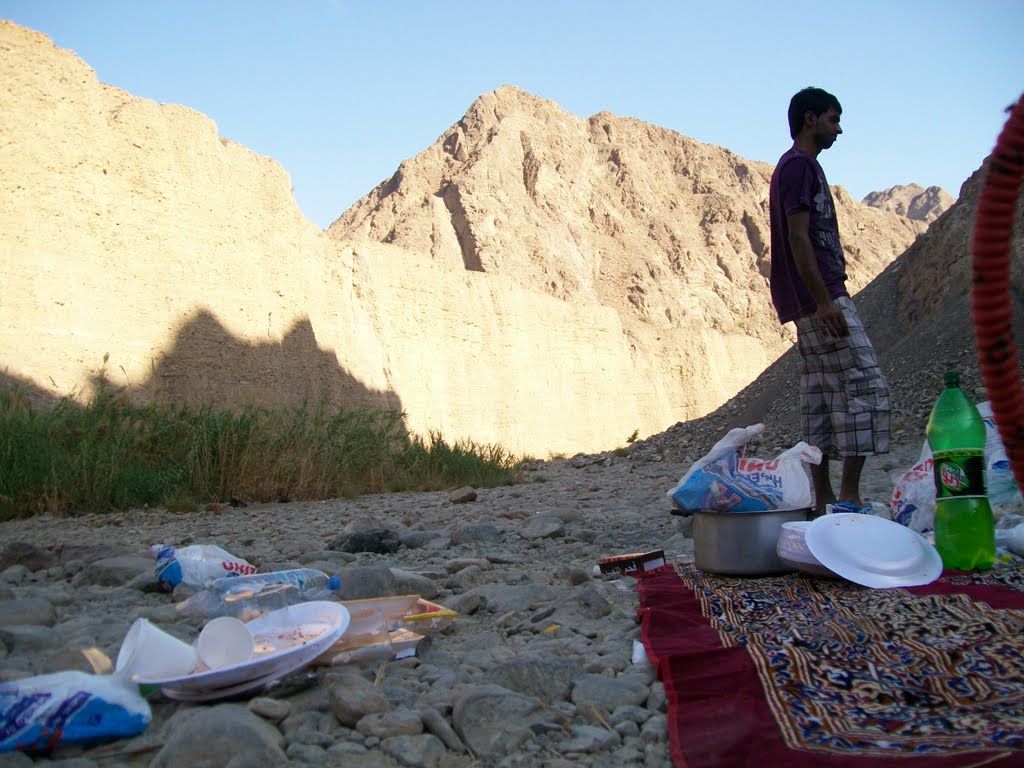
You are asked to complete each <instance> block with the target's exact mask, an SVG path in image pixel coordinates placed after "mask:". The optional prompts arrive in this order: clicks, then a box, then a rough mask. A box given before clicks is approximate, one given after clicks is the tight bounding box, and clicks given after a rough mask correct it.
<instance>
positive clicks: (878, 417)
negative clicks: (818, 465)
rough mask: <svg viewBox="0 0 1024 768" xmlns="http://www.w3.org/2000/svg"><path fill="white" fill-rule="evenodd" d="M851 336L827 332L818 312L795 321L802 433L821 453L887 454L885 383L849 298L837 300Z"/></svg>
mask: <svg viewBox="0 0 1024 768" xmlns="http://www.w3.org/2000/svg"><path fill="white" fill-rule="evenodd" d="M836 304H837V305H838V306H839V307H840V308H841V309H842V310H843V316H844V317H845V318H846V324H847V326H848V327H849V329H850V335H849V336H847V337H845V338H841V339H837V338H835V337H833V336H827V335H825V334H824V333H823V332H822V330H821V325H820V324H819V323H818V318H817V316H816V315H813V314H812V315H807V316H805V317H801V318H800V319H798V320H797V321H796V340H797V347H798V348H799V350H800V357H801V358H802V359H803V361H804V369H803V373H802V374H801V375H800V432H801V435H802V436H803V439H804V440H805V441H806V442H808V443H810V444H811V445H814V446H817V447H818V448H821V451H822V453H823V454H824V455H826V456H828V455H829V454H830V453H831V454H832V455H838V456H840V457H846V456H869V455H872V454H879V453H888V452H889V411H890V405H889V385H888V384H887V383H886V381H885V377H884V376H883V375H882V371H881V369H880V368H879V367H878V358H877V357H876V356H875V350H874V348H873V347H872V346H871V340H870V339H868V336H867V333H865V331H864V324H863V323H862V322H861V319H860V316H859V315H858V314H857V309H856V307H854V305H853V300H852V299H850V298H849V297H846V296H841V297H839V298H838V299H836Z"/></svg>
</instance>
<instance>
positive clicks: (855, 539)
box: [804, 513, 942, 589]
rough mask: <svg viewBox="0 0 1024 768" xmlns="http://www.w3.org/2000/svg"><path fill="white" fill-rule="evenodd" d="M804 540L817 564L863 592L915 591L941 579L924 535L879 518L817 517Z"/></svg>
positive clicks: (939, 562)
mask: <svg viewBox="0 0 1024 768" xmlns="http://www.w3.org/2000/svg"><path fill="white" fill-rule="evenodd" d="M804 540H805V542H806V544H807V549H808V550H809V551H810V553H811V555H813V556H814V559H815V560H816V561H817V562H818V563H820V564H821V565H823V566H825V567H826V568H828V569H829V570H830V571H833V572H834V573H837V574H839V575H840V576H841V577H843V578H844V579H846V580H847V581H852V582H854V583H855V584H860V585H861V586H864V587H871V588H873V589H885V588H888V587H917V586H923V585H925V584H930V583H931V582H933V581H935V580H936V579H937V578H939V576H941V575H942V558H941V557H939V553H938V550H936V549H935V547H934V546H932V544H931V543H930V542H929V541H928V540H927V539H926V538H925V537H924V536H922V535H921V534H919V533H917V532H916V531H912V530H910V529H909V528H907V527H905V526H902V525H900V524H899V523H896V522H893V521H892V520H886V519H885V518H883V517H877V516H875V515H860V514H856V513H839V514H834V515H823V516H821V517H819V518H817V519H816V520H813V521H811V524H810V525H809V526H808V527H807V530H806V531H805V532H804Z"/></svg>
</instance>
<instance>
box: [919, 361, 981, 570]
mask: <svg viewBox="0 0 1024 768" xmlns="http://www.w3.org/2000/svg"><path fill="white" fill-rule="evenodd" d="M943 383H944V384H945V388H944V389H943V390H942V394H941V395H939V399H938V400H937V401H936V403H935V407H934V408H933V409H932V415H931V418H929V419H928V429H927V434H928V443H929V445H931V449H932V454H933V458H934V461H935V466H934V472H935V548H936V549H937V550H938V551H939V554H940V555H941V556H942V564H943V566H945V567H946V568H955V569H957V570H962V571H971V570H986V569H988V568H991V567H992V564H993V563H994V562H995V560H996V534H995V524H994V523H993V520H992V508H991V507H990V506H989V503H988V494H987V493H986V491H985V422H984V421H982V419H981V414H979V413H978V409H977V407H976V406H975V405H974V403H973V402H971V400H970V399H969V398H968V397H967V395H965V394H964V393H963V390H961V389H960V374H959V373H957V372H956V371H948V372H947V373H946V375H945V376H943Z"/></svg>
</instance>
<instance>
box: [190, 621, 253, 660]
mask: <svg viewBox="0 0 1024 768" xmlns="http://www.w3.org/2000/svg"><path fill="white" fill-rule="evenodd" d="M255 646H256V644H255V641H254V640H253V636H252V632H250V631H249V627H247V626H246V625H245V622H244V621H239V620H238V619H236V618H233V617H231V616H221V617H219V618H216V619H213V620H212V621H210V622H209V623H208V624H207V625H206V626H205V627H203V630H202V632H200V633H199V639H198V640H197V641H196V647H197V648H198V649H199V658H200V659H202V660H203V664H205V665H206V666H208V667H209V668H210V669H221V668H223V667H230V666H234V665H235V664H242V663H244V662H246V661H248V660H249V659H251V658H252V655H253V651H254V650H255Z"/></svg>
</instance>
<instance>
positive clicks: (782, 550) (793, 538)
mask: <svg viewBox="0 0 1024 768" xmlns="http://www.w3.org/2000/svg"><path fill="white" fill-rule="evenodd" d="M810 527H811V521H809V520H793V521H791V522H788V523H783V524H782V532H781V533H780V534H779V541H778V543H777V544H776V548H775V552H776V554H778V556H779V559H780V560H781V561H782V562H783V563H785V564H786V565H787V566H789V567H790V568H792V569H794V570H797V571H803V572H804V573H809V574H811V575H812V576H824V577H825V578H831V579H839V578H842V577H841V576H840V575H839V574H838V573H836V572H835V571H832V570H831V569H829V568H828V567H826V566H824V565H822V564H821V563H820V562H818V559H817V558H816V557H815V556H814V555H812V554H811V550H810V549H808V548H807V539H806V537H807V529H808V528H810Z"/></svg>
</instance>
